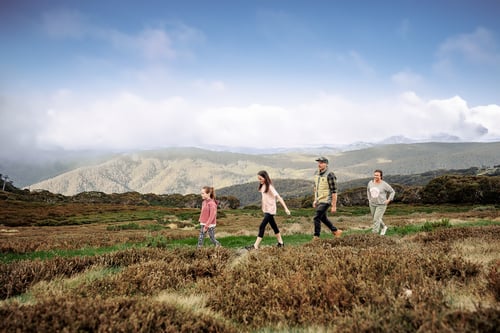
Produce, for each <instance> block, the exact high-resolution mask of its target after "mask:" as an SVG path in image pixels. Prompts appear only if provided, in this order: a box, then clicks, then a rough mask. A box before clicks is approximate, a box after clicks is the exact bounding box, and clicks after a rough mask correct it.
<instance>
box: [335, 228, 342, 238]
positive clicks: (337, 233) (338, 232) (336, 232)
mask: <svg viewBox="0 0 500 333" xmlns="http://www.w3.org/2000/svg"><path fill="white" fill-rule="evenodd" d="M333 235H334V236H335V237H336V238H340V236H341V235H342V230H340V229H337V231H334V232H333Z"/></svg>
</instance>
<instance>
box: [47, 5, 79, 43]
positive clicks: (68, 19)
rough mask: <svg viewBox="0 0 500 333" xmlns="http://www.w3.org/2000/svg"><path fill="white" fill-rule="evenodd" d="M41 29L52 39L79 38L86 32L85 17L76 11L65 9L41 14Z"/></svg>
mask: <svg viewBox="0 0 500 333" xmlns="http://www.w3.org/2000/svg"><path fill="white" fill-rule="evenodd" d="M42 28H43V30H44V31H45V32H46V33H47V34H48V35H49V36H50V37H53V38H81V37H83V36H85V35H86V33H87V32H88V24H87V22H86V20H85V17H84V16H83V15H82V14H81V13H80V12H78V11H75V10H67V9H59V10H53V11H47V12H45V13H43V14H42Z"/></svg>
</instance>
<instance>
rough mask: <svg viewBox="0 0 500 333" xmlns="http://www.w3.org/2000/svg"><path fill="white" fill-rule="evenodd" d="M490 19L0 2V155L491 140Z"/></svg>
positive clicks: (322, 9)
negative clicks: (448, 137)
mask: <svg viewBox="0 0 500 333" xmlns="http://www.w3.org/2000/svg"><path fill="white" fill-rule="evenodd" d="M499 15H500V1H493V0H489V1H485V0H478V1H472V0H471V1H463V0H456V1H452V0H449V1H439V0H436V1H427V0H420V1H407V0H399V1H333V0H332V1H314V0H311V1H284V0H283V1H278V0H274V1H273V0H266V1H250V0H246V1H243V0H233V1H216V0H215V1H202V0H199V1H193V0H183V1H114V0H112V1H94V0H89V1H71V0H67V1H44V0H39V1H35V0H32V1H26V0H20V1H11V0H3V1H1V2H0V45H2V46H1V52H0V112H1V121H0V131H1V132H0V140H1V141H2V143H3V144H2V146H3V147H2V149H5V151H6V152H7V153H8V154H15V153H22V152H26V153H28V152H29V151H30V150H32V149H66V150H80V149H114V150H117V149H118V150H129V149H151V148H161V147H168V146H209V145H224V146H245V147H256V148H265V147H293V146H307V145H323V144H327V145H339V144H348V143H352V142H356V141H371V142H373V141H379V140H383V139H385V138H387V137H391V136H397V135H402V136H406V137H410V138H413V139H419V140H427V139H428V138H432V137H435V136H438V135H442V134H447V135H452V136H456V137H459V138H460V139H461V140H464V141H498V140H500V20H499V19H498V17H499Z"/></svg>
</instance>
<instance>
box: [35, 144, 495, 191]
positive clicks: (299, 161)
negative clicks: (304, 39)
mask: <svg viewBox="0 0 500 333" xmlns="http://www.w3.org/2000/svg"><path fill="white" fill-rule="evenodd" d="M316 156H317V155H315V154H305V153H293V152H288V153H283V154H268V155H252V154H241V153H231V152H216V151H209V150H203V149H198V148H168V149H163V150H156V151H140V152H135V153H127V154H120V155H115V156H113V157H111V158H110V159H108V160H106V161H104V162H102V163H97V164H92V165H88V166H83V167H79V168H76V169H73V170H71V171H69V172H66V173H63V174H61V175H58V176H56V177H53V178H49V179H47V180H45V181H42V182H38V183H35V184H32V185H31V186H29V188H30V189H32V190H34V189H45V190H48V191H50V192H53V193H61V194H64V195H74V194H77V193H80V192H86V191H101V192H105V193H122V192H128V191H137V192H140V193H156V194H171V193H180V194H187V193H198V191H199V189H200V187H201V186H204V185H213V186H214V187H216V188H224V187H228V186H232V185H240V184H246V183H249V182H254V181H256V174H257V172H258V171H259V170H262V169H265V170H267V171H268V172H269V174H270V175H271V177H272V178H273V179H274V180H276V181H277V180H278V179H300V180H305V181H309V180H310V179H311V177H312V175H313V173H314V171H315V168H316V162H315V161H314V160H315V158H316ZM328 157H329V158H330V160H331V165H332V166H333V169H334V170H335V173H336V174H337V177H338V179H339V182H340V183H344V182H348V181H351V180H355V179H366V178H368V177H371V174H372V172H373V170H374V169H377V168H380V169H382V170H384V173H385V175H386V176H389V175H410V174H418V173H424V172H427V171H429V170H438V169H467V168H470V167H481V166H493V165H497V164H500V142H494V143H418V144H395V145H383V146H375V147H371V148H366V149H361V150H354V151H346V152H339V153H336V154H332V155H330V156H328Z"/></svg>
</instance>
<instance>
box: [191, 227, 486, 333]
mask: <svg viewBox="0 0 500 333" xmlns="http://www.w3.org/2000/svg"><path fill="white" fill-rule="evenodd" d="M349 238H351V237H349ZM365 238H366V239H368V242H370V240H371V241H372V242H373V243H376V242H378V239H383V238H381V237H377V236H376V235H374V236H365ZM371 238H373V239H371ZM347 239H348V238H347V237H346V238H345V239H341V240H336V239H334V240H331V241H323V242H316V243H314V244H311V245H309V246H308V247H307V248H306V249H304V248H287V249H286V250H284V251H280V249H276V248H269V249H262V250H259V251H258V252H253V253H250V254H249V256H248V257H247V258H246V260H244V261H242V262H241V263H240V265H238V266H236V267H234V268H233V269H231V270H227V271H225V272H223V273H222V274H220V275H219V276H216V277H215V278H213V279H212V280H210V283H209V284H207V285H205V286H200V288H201V289H202V290H203V291H204V292H206V293H207V294H208V295H209V303H210V304H211V306H212V307H213V309H214V310H215V311H220V312H222V313H223V314H224V315H225V316H227V317H229V318H231V319H232V320H234V321H235V322H238V323H241V324H245V325H249V326H251V327H263V326H273V325H283V324H284V323H286V325H290V326H292V327H294V326H303V325H306V324H312V325H329V324H330V323H332V322H336V321H338V320H340V319H341V318H343V317H346V316H350V315H351V314H352V313H353V312H355V310H357V311H359V309H364V308H365V307H366V308H367V309H372V310H370V311H374V313H375V314H377V313H380V312H381V311H382V309H391V308H393V309H392V310H391V311H392V312H391V314H390V315H391V316H393V317H396V318H397V319H394V322H398V321H401V320H402V318H405V317H408V316H407V314H406V313H407V312H408V310H407V308H408V307H409V308H410V309H413V310H412V311H411V314H412V316H414V317H415V318H413V319H412V318H409V319H407V320H406V323H405V322H403V324H401V325H408V326H409V327H418V326H419V325H420V321H419V319H418V318H420V317H422V318H423V317H424V316H428V315H429V313H430V312H432V311H435V312H439V311H442V310H441V309H443V308H446V301H445V297H444V296H443V294H442V292H441V289H442V287H443V285H444V284H445V283H446V282H448V281H450V280H452V279H454V280H456V281H458V282H463V281H465V280H467V279H470V278H474V277H475V276H476V275H477V274H478V273H479V268H478V267H477V266H475V265H474V264H470V263H468V262H466V261H464V260H462V259H460V258H452V257H447V256H444V255H443V252H442V251H436V249H435V248H434V247H430V248H429V249H428V250H425V251H421V252H419V253H414V249H413V248H406V247H402V246H397V247H387V246H376V245H375V246H371V247H370V246H366V245H365V242H363V241H361V239H360V238H358V242H359V243H360V245H361V246H360V247H355V246H345V245H344V244H342V243H343V241H344V240H347ZM355 242H356V241H355V240H351V243H353V244H354V243H355ZM382 242H383V241H382ZM408 290H409V291H410V293H411V295H412V296H411V297H405V296H401V295H402V294H403V295H404V294H405V291H408ZM398 299H404V301H400V302H399V303H398ZM395 304H400V305H399V307H400V308H394V306H395ZM416 310H419V311H422V314H421V315H417V314H415V312H418V311H416ZM391 325H392V324H391Z"/></svg>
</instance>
